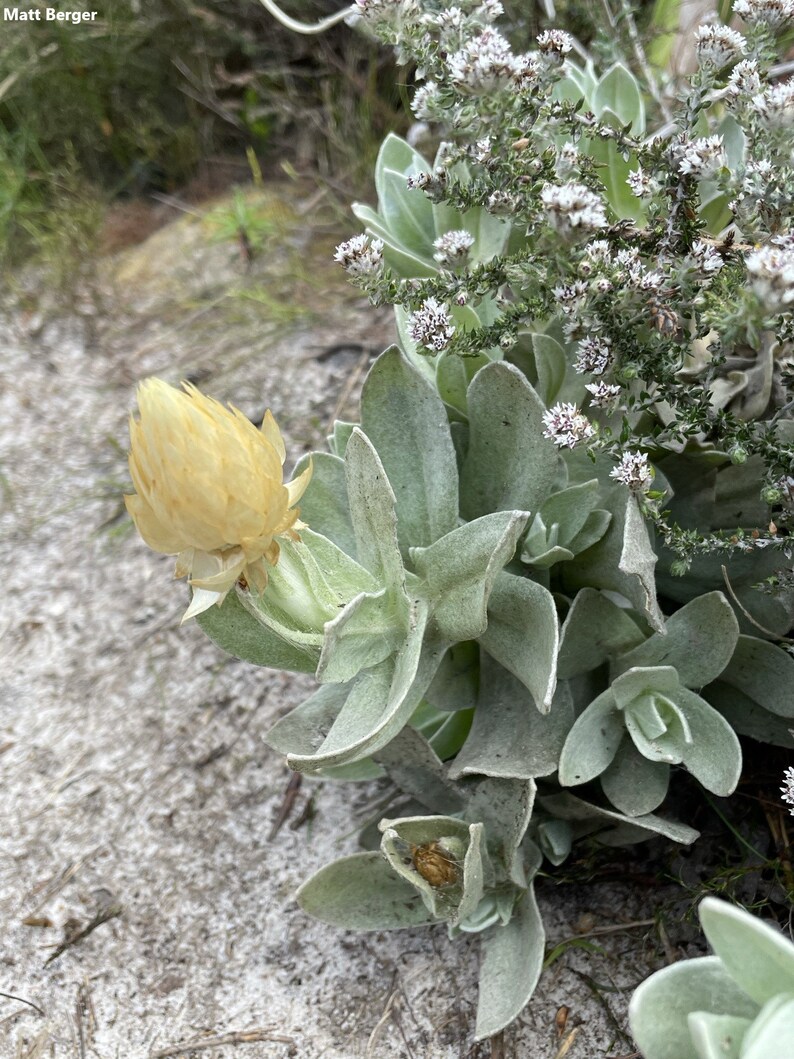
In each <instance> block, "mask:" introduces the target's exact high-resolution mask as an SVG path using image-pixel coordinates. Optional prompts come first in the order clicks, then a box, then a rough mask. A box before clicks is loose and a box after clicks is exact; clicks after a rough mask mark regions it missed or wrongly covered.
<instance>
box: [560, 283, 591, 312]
mask: <svg viewBox="0 0 794 1059" xmlns="http://www.w3.org/2000/svg"><path fill="white" fill-rule="evenodd" d="M589 290H590V288H589V287H588V285H587V284H586V283H585V282H584V280H581V279H578V280H576V282H575V283H567V284H565V286H562V287H555V288H554V291H553V294H554V297H555V298H556V300H557V303H558V305H559V307H560V309H562V311H563V312H564V313H565V315H566V316H573V315H575V314H576V313H578V312H579V310H580V309H581V308H582V306H583V304H584V301H585V298H586V297H587V295H588V293H589Z"/></svg>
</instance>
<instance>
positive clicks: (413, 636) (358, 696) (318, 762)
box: [287, 604, 440, 772]
mask: <svg viewBox="0 0 794 1059" xmlns="http://www.w3.org/2000/svg"><path fill="white" fill-rule="evenodd" d="M426 622H427V613H426V609H425V608H424V607H423V606H422V605H421V604H417V605H416V606H415V607H414V611H413V614H412V616H411V629H410V631H409V633H408V637H407V638H406V641H405V643H404V645H403V647H402V648H401V650H400V651H399V652H398V653H397V654H396V655H394V656H393V657H391V658H388V659H386V660H385V661H383V662H380V663H379V664H378V665H376V666H374V667H373V668H372V669H365V670H363V671H362V672H361V673H359V675H358V676H357V677H356V679H355V680H354V681H353V682H352V685H351V686H350V692H349V694H348V697H347V700H346V702H345V704H344V706H343V707H342V709H341V710H340V712H339V715H338V716H337V718H336V720H335V721H334V723H333V724H332V726H331V728H330V729H329V730H328V733H327V734H326V736H325V739H324V740H323V742H322V744H321V745H320V747H319V748H318V749H317V750H316V751H315V752H314V753H311V754H290V756H289V757H288V758H287V764H288V765H289V766H290V768H294V769H295V770H296V771H298V772H311V771H313V770H315V769H318V768H327V767H328V766H329V765H344V764H347V763H349V762H351V761H357V760H359V759H360V758H362V757H371V756H372V754H374V753H375V752H376V751H377V750H380V749H381V747H384V746H385V745H386V744H387V743H388V742H390V740H392V739H393V738H394V736H395V735H397V733H398V732H399V731H400V729H401V728H403V726H404V725H406V724H407V723H408V721H409V720H410V718H411V715H412V714H413V712H414V710H415V709H416V707H417V706H418V705H419V702H420V701H421V699H422V696H423V695H424V693H425V691H426V689H427V686H428V684H429V683H430V681H431V679H432V677H433V674H434V673H435V670H436V667H437V666H438V660H439V656H440V649H439V647H438V646H436V645H434V644H432V643H428V644H423V641H424V632H425V627H426Z"/></svg>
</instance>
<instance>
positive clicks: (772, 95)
mask: <svg viewBox="0 0 794 1059" xmlns="http://www.w3.org/2000/svg"><path fill="white" fill-rule="evenodd" d="M753 104H754V106H755V107H756V109H757V111H758V113H759V114H760V115H761V117H762V119H763V120H764V122H765V123H766V124H767V125H772V126H776V127H778V128H789V127H790V126H792V125H794V78H792V79H790V80H788V81H784V82H783V83H782V84H778V85H772V86H771V87H769V88H767V90H766V92H763V93H762V94H761V95H758V96H756V97H755V98H754V99H753Z"/></svg>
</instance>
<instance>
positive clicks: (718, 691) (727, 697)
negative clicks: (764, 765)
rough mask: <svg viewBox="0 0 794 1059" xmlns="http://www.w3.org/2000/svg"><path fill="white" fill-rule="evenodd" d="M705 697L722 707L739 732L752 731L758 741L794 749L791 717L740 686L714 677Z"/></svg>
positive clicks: (753, 736)
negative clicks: (771, 709) (786, 717)
mask: <svg viewBox="0 0 794 1059" xmlns="http://www.w3.org/2000/svg"><path fill="white" fill-rule="evenodd" d="M703 698H704V699H706V700H707V701H708V702H710V703H711V705H712V706H713V707H714V708H715V709H716V710H719V712H720V713H721V714H722V716H723V717H724V718H725V720H726V721H728V723H729V724H730V725H731V727H732V728H733V729H734V730H735V731H737V732H739V734H740V735H749V736H750V737H751V738H752V739H757V740H758V742H759V743H772V744H773V745H774V746H784V747H786V748H787V749H788V750H794V734H792V724H791V721H790V720H789V721H786V720H784V719H783V718H782V717H777V716H776V715H775V714H774V713H770V712H769V711H768V710H766V709H764V707H763V705H761V704H759V703H758V702H755V701H754V700H753V699H751V698H748V696H747V695H745V694H744V692H741V691H739V690H738V688H735V687H733V686H732V685H731V684H725V683H724V682H723V681H722V680H715V681H714V683H713V684H709V686H708V687H707V688H704V689H703Z"/></svg>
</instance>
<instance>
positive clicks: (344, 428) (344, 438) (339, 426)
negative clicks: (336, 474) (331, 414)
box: [304, 419, 358, 496]
mask: <svg viewBox="0 0 794 1059" xmlns="http://www.w3.org/2000/svg"><path fill="white" fill-rule="evenodd" d="M357 425H358V424H357V423H348V422H347V421H346V420H344V419H335V420H334V429H333V433H332V434H329V435H328V438H327V441H328V448H329V449H330V450H331V453H332V454H333V455H334V456H338V457H339V458H340V459H344V458H345V449H346V448H347V443H348V441H349V440H350V435H351V434H352V433H353V430H354V429H355V427H356V426H357ZM342 492H343V493H344V479H343V486H342ZM305 495H306V494H305V493H304V496H305Z"/></svg>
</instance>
